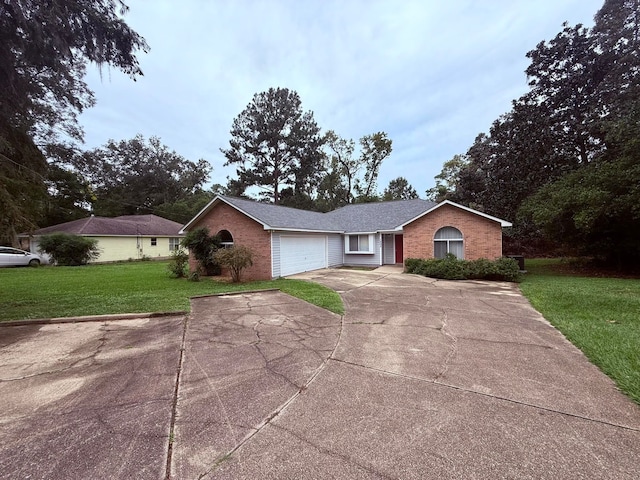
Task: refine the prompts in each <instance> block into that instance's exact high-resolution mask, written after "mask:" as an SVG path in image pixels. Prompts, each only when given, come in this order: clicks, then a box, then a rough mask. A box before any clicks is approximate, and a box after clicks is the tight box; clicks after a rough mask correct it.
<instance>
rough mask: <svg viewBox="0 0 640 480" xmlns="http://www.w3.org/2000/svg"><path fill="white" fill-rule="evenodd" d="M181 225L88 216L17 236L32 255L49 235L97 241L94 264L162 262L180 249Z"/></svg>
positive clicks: (147, 219)
mask: <svg viewBox="0 0 640 480" xmlns="http://www.w3.org/2000/svg"><path fill="white" fill-rule="evenodd" d="M181 228H182V225H181V224H179V223H177V222H174V221H171V220H167V219H166V218H162V217H158V216H157V215H123V216H121V217H115V218H109V217H96V216H91V217H88V218H82V219H79V220H73V221H71V222H65V223H60V224H58V225H52V226H50V227H46V228H41V229H39V230H36V231H34V232H32V233H31V234H22V235H19V238H20V240H21V242H22V241H25V242H26V241H28V242H29V249H30V251H32V252H38V251H39V242H40V237H41V236H43V235H48V234H51V233H69V234H73V235H80V236H83V237H87V238H92V239H95V240H97V241H98V249H99V250H100V256H99V257H98V258H97V259H96V260H94V261H93V262H94V263H95V262H116V261H123V260H138V259H142V258H154V259H164V258H168V257H170V255H171V252H173V251H174V250H176V249H178V248H179V247H180V240H181V239H182V238H181V237H182V235H181V234H180V233H179V231H180V229H181Z"/></svg>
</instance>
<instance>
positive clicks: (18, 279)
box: [0, 262, 344, 321]
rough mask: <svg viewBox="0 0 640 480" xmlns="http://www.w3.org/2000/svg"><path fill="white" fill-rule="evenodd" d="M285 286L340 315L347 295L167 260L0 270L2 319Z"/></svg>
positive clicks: (163, 308) (175, 305)
mask: <svg viewBox="0 0 640 480" xmlns="http://www.w3.org/2000/svg"><path fill="white" fill-rule="evenodd" d="M266 288H279V289H280V290H282V291H283V292H285V293H288V294H289V295H292V296H294V297H298V298H300V299H302V300H305V301H307V302H309V303H312V304H314V305H318V306H319V307H322V308H326V309H327V310H330V311H332V312H334V313H337V314H340V315H341V314H343V313H344V306H343V304H342V299H341V298H340V296H339V295H338V294H337V293H336V292H334V291H333V290H331V289H329V288H327V287H324V286H322V285H318V284H316V283H311V282H305V281H302V280H289V279H277V280H272V281H258V282H246V283H241V284H231V283H226V282H222V281H219V280H218V279H215V280H214V279H212V278H203V279H202V280H201V281H199V282H189V281H187V280H185V279H176V278H171V277H170V276H169V273H168V269H167V262H131V263H116V264H107V265H87V266H82V267H41V268H2V269H0V321H6V320H23V319H30V318H46V317H71V316H78V315H104V314H115V313H143V312H168V311H178V310H189V297H192V296H195V295H207V294H215V293H225V292H236V291H243V290H261V289H266Z"/></svg>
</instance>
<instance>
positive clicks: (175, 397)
mask: <svg viewBox="0 0 640 480" xmlns="http://www.w3.org/2000/svg"><path fill="white" fill-rule="evenodd" d="M182 322H183V325H182V342H181V343H180V356H179V359H178V371H177V372H176V383H175V387H174V389H173V401H172V405H171V421H170V423H169V439H168V440H169V441H168V445H167V463H166V467H165V480H170V479H171V463H172V462H173V442H174V440H175V438H174V435H175V427H176V416H177V411H178V395H179V394H180V377H181V376H182V365H183V363H184V352H185V345H186V341H187V328H188V326H189V315H185V317H184V319H183V320H182Z"/></svg>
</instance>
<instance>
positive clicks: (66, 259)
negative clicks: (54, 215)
mask: <svg viewBox="0 0 640 480" xmlns="http://www.w3.org/2000/svg"><path fill="white" fill-rule="evenodd" d="M40 251H41V252H44V253H46V254H47V255H49V256H50V257H51V259H52V260H53V261H54V262H55V263H56V264H57V265H70V266H76V265H85V264H86V263H87V262H89V261H90V260H95V259H96V258H98V257H99V256H100V249H99V248H98V241H97V240H95V239H92V238H86V237H82V236H80V235H71V234H68V233H52V234H50V235H43V236H42V237H40Z"/></svg>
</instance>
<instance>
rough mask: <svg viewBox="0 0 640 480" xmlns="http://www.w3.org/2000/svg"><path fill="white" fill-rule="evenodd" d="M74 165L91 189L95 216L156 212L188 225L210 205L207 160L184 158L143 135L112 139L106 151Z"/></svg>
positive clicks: (96, 151)
mask: <svg viewBox="0 0 640 480" xmlns="http://www.w3.org/2000/svg"><path fill="white" fill-rule="evenodd" d="M73 164H74V166H75V168H76V169H77V171H79V172H83V173H84V176H85V178H86V180H87V181H88V182H89V184H90V185H91V190H92V192H93V194H94V195H95V201H94V202H93V211H94V213H95V214H96V215H102V216H109V217H114V216H119V215H135V214H141V213H152V212H154V211H156V212H165V214H167V215H170V216H168V217H167V218H170V219H173V218H175V219H176V221H187V220H188V219H189V218H191V217H192V216H193V214H195V213H196V212H197V210H195V209H196V208H197V206H203V205H204V204H206V201H205V198H204V192H203V190H202V187H203V185H204V183H205V182H206V181H207V179H208V178H209V174H210V172H211V165H210V164H209V163H208V162H207V161H206V160H203V159H200V160H198V161H197V162H193V161H190V160H187V159H185V158H184V157H182V156H181V155H179V154H177V153H176V152H175V151H173V150H170V149H169V148H168V147H167V146H165V145H163V144H162V142H161V141H160V139H159V138H157V137H151V138H149V140H148V141H147V140H145V139H144V137H143V136H142V135H137V136H136V137H135V138H132V139H131V140H121V141H119V142H115V141H113V140H109V142H107V144H106V145H105V146H104V147H100V148H95V149H93V150H90V151H87V152H84V153H83V154H81V155H79V156H77V157H76V158H75V159H74V160H73ZM206 198H207V199H209V198H210V195H208V196H206ZM194 205H195V206H194ZM194 210H195V211H194ZM174 214H175V216H174ZM185 217H186V220H185Z"/></svg>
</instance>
